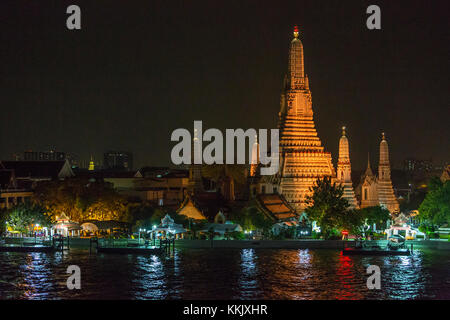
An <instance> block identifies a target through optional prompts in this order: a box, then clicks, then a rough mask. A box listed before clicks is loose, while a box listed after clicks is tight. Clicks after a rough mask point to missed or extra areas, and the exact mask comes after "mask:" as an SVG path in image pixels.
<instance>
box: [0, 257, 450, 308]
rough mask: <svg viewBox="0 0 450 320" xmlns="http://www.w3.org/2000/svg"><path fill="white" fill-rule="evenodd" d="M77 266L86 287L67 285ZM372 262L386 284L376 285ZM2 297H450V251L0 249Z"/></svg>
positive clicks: (0, 287)
mask: <svg viewBox="0 0 450 320" xmlns="http://www.w3.org/2000/svg"><path fill="white" fill-rule="evenodd" d="M69 265H78V266H79V267H80V270H81V289H80V290H69V289H67V286H66V281H67V278H68V277H69V274H67V273H66V270H67V267H68V266H69ZM369 265H377V266H379V267H380V270H381V289H380V290H376V289H373V290H369V289H368V288H367V285H366V282H367V278H368V277H369V276H370V275H369V274H367V273H366V269H367V267H368V266H369ZM0 298H1V299H227V300H228V299H240V300H242V299H450V252H449V251H431V250H422V251H416V252H415V253H414V255H413V256H405V257H367V256H352V257H348V256H343V255H342V254H341V252H340V251H339V250H308V249H301V250H294V249H286V250H284V249H283V250H280V249H213V250H211V249H178V250H176V251H175V253H174V254H173V255H172V256H170V257H168V256H156V255H151V256H142V255H131V254H130V255H116V254H91V255H90V254H89V251H86V250H81V249H71V250H70V252H66V253H64V254H62V253H61V252H57V253H50V254H49V253H0Z"/></svg>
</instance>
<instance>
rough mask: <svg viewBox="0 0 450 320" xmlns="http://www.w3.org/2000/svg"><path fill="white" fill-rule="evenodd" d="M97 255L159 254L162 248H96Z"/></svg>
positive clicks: (162, 250)
mask: <svg viewBox="0 0 450 320" xmlns="http://www.w3.org/2000/svg"><path fill="white" fill-rule="evenodd" d="M97 252H98V253H120V254H129V253H131V254H161V253H163V252H164V249H163V248H158V247H98V248H97Z"/></svg>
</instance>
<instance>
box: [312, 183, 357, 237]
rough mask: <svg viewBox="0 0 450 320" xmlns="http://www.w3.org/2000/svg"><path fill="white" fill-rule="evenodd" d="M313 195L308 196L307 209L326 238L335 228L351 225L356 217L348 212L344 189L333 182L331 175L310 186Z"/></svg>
mask: <svg viewBox="0 0 450 320" xmlns="http://www.w3.org/2000/svg"><path fill="white" fill-rule="evenodd" d="M310 191H311V192H312V195H309V196H307V197H306V204H307V206H308V207H307V208H306V209H305V212H306V214H307V215H308V219H309V220H310V221H316V222H317V224H318V225H319V226H320V228H321V231H322V234H323V235H324V237H325V238H329V237H330V236H331V235H332V234H333V229H343V228H347V227H349V225H350V223H351V222H352V221H353V220H354V219H355V218H354V216H353V215H351V214H350V213H348V208H349V206H350V205H349V203H348V201H347V200H346V199H345V198H343V197H342V195H343V194H344V189H343V188H342V187H341V186H339V185H336V183H333V184H332V183H331V178H330V177H324V178H323V179H320V178H319V179H317V181H316V183H315V185H314V186H313V187H311V188H310Z"/></svg>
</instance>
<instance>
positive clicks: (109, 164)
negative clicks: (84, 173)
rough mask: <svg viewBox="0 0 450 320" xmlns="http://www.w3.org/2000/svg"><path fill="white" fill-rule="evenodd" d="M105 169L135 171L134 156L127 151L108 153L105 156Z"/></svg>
mask: <svg viewBox="0 0 450 320" xmlns="http://www.w3.org/2000/svg"><path fill="white" fill-rule="evenodd" d="M103 168H104V169H116V170H126V171H130V170H133V154H132V153H131V152H126V151H108V152H105V153H104V154H103Z"/></svg>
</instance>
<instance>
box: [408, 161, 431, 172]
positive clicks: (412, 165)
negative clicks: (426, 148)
mask: <svg viewBox="0 0 450 320" xmlns="http://www.w3.org/2000/svg"><path fill="white" fill-rule="evenodd" d="M403 169H404V170H405V171H431V170H433V161H432V160H431V159H414V158H408V159H405V160H404V161H403Z"/></svg>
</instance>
